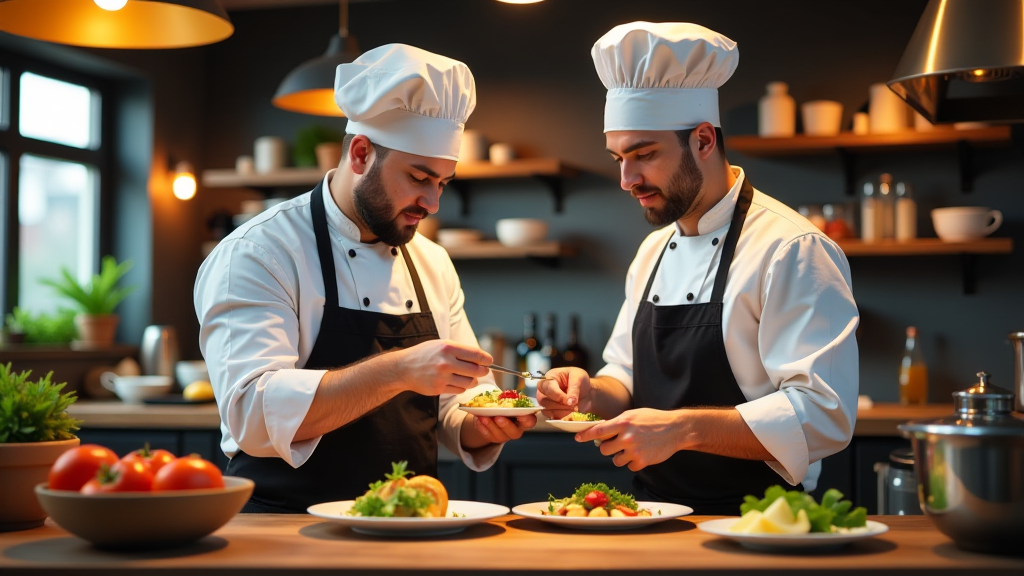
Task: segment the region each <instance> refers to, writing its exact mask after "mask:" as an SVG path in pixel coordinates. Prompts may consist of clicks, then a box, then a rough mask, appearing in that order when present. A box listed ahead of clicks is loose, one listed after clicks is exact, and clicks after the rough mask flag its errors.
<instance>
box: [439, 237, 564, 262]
mask: <svg viewBox="0 0 1024 576" xmlns="http://www.w3.org/2000/svg"><path fill="white" fill-rule="evenodd" d="M445 250H447V251H448V256H450V257H451V259H452V260H495V259H512V258H536V259H545V260H557V259H558V258H563V257H571V256H575V255H576V247H575V246H569V245H566V244H561V243H559V242H541V243H539V244H533V245H531V246H520V247H511V246H505V245H503V244H501V243H500V242H497V241H484V242H474V243H472V244H463V245H461V246H452V247H446V248H445Z"/></svg>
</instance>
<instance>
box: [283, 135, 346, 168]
mask: <svg viewBox="0 0 1024 576" xmlns="http://www.w3.org/2000/svg"><path fill="white" fill-rule="evenodd" d="M343 138H344V137H343V136H342V135H341V134H340V133H338V132H336V131H334V130H331V129H330V128H325V127H323V126H318V125H311V126H306V127H304V128H301V129H299V131H298V132H296V134H295V144H294V145H293V146H292V161H293V163H294V164H295V165H296V166H317V167H318V168H319V169H320V170H322V171H324V172H326V171H327V170H331V169H332V168H337V167H338V163H339V162H341V142H342V139H343Z"/></svg>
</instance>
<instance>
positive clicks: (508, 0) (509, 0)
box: [498, 0, 544, 4]
mask: <svg viewBox="0 0 1024 576" xmlns="http://www.w3.org/2000/svg"><path fill="white" fill-rule="evenodd" d="M543 1H544V0H498V2H504V3H505V4H536V3H537V2H543Z"/></svg>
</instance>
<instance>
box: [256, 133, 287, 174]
mask: <svg viewBox="0 0 1024 576" xmlns="http://www.w3.org/2000/svg"><path fill="white" fill-rule="evenodd" d="M254 148H255V164H256V172H257V173H259V174H266V173H267V172H273V171H275V170H280V169H281V168H284V166H285V154H286V152H287V147H286V146H285V144H284V140H282V139H281V138H278V137H277V136H260V137H259V138H257V139H256V143H255V146H254Z"/></svg>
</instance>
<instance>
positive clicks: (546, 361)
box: [524, 312, 559, 398]
mask: <svg viewBox="0 0 1024 576" xmlns="http://www.w3.org/2000/svg"><path fill="white" fill-rule="evenodd" d="M558 364H559V362H558V347H557V346H556V345H555V315H554V314H553V313H551V312H548V313H547V314H545V315H544V332H543V336H541V346H540V349H539V350H531V351H530V352H528V353H527V354H526V370H527V371H529V372H532V373H537V372H540V373H541V374H546V373H547V371H548V370H551V369H552V368H555V367H557V366H558ZM524 382H525V385H526V390H525V394H526V395H527V396H530V397H531V398H532V397H535V396H536V395H537V381H536V380H525V381H524Z"/></svg>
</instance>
